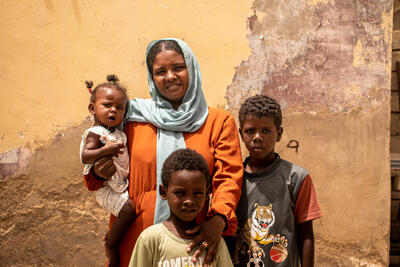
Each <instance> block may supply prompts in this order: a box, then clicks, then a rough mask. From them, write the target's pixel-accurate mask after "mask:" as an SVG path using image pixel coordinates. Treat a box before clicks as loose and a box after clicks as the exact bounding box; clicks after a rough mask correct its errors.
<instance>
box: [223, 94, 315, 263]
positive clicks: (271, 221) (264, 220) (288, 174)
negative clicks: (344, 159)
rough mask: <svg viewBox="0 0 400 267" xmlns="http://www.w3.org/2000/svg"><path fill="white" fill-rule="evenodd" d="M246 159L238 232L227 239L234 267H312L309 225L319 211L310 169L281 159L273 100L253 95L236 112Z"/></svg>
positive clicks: (279, 117)
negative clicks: (245, 149) (246, 154)
mask: <svg viewBox="0 0 400 267" xmlns="http://www.w3.org/2000/svg"><path fill="white" fill-rule="evenodd" d="M239 121H240V135H241V137H242V140H243V142H244V144H245V145H246V148H247V150H248V151H249V154H250V156H249V157H247V158H246V159H245V161H244V179H243V187H242V190H243V191H242V195H241V199H240V201H239V205H238V207H237V209H236V215H237V218H238V223H239V228H238V231H237V233H236V235H235V237H234V238H233V240H227V243H228V244H229V245H230V252H231V256H232V259H233V262H234V264H235V266H299V265H300V262H301V266H303V267H304V266H314V233H313V226H312V221H313V220H314V219H317V218H320V217H321V210H320V207H319V204H318V201H317V197H316V194H315V189H314V185H313V182H312V180H311V176H310V175H309V173H308V171H307V170H305V169H304V168H302V167H299V166H297V165H295V164H293V163H290V162H288V161H286V160H283V159H281V158H280V156H279V155H278V154H277V153H275V144H276V143H277V142H279V141H280V139H281V136H282V132H283V128H282V127H281V125H282V111H281V107H280V105H279V104H278V102H277V101H276V100H275V99H272V98H270V97H268V96H264V95H256V96H252V97H249V98H248V99H246V100H245V101H244V102H243V104H242V105H241V107H240V111H239Z"/></svg>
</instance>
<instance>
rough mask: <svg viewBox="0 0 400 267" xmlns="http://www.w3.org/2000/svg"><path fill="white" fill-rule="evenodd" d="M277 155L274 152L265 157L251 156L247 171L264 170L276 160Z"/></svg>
mask: <svg viewBox="0 0 400 267" xmlns="http://www.w3.org/2000/svg"><path fill="white" fill-rule="evenodd" d="M275 159H276V155H275V153H272V154H271V155H268V157H266V158H263V159H254V158H253V159H252V158H251V157H250V160H249V161H248V162H247V165H246V171H247V172H248V173H253V172H258V171H262V170H264V169H266V168H268V167H269V166H271V164H272V163H273V162H274V161H275Z"/></svg>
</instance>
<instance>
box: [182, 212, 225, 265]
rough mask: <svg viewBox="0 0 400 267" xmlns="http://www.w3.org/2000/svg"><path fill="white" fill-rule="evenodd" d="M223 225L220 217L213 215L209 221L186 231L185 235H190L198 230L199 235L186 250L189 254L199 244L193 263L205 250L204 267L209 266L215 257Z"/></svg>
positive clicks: (223, 221)
mask: <svg viewBox="0 0 400 267" xmlns="http://www.w3.org/2000/svg"><path fill="white" fill-rule="evenodd" d="M225 225H226V223H225V220H224V219H223V218H222V217H221V216H219V215H215V216H213V217H212V218H211V219H210V220H208V221H205V222H203V223H201V224H200V225H198V226H196V227H195V228H193V229H191V230H187V231H186V234H189V235H192V234H195V233H196V232H198V231H199V230H200V232H199V234H198V235H197V236H196V237H195V238H194V239H193V241H192V242H190V244H189V246H188V248H187V251H188V252H190V251H191V250H192V249H193V248H194V247H196V246H197V245H199V244H201V245H200V246H199V247H198V249H197V250H196V251H195V252H194V254H193V257H192V261H193V262H196V261H197V259H198V258H199V257H200V255H201V254H202V252H203V251H204V250H206V257H205V259H204V267H209V266H211V264H212V263H213V262H214V260H215V258H216V256H217V253H218V246H219V242H220V241H221V236H222V232H223V231H224V229H225Z"/></svg>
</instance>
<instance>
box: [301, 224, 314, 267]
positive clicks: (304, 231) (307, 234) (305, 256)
mask: <svg viewBox="0 0 400 267" xmlns="http://www.w3.org/2000/svg"><path fill="white" fill-rule="evenodd" d="M297 227H298V231H299V239H300V242H299V250H300V261H301V266H302V267H313V266H314V230H313V224H312V221H307V222H304V223H300V224H298V225H297Z"/></svg>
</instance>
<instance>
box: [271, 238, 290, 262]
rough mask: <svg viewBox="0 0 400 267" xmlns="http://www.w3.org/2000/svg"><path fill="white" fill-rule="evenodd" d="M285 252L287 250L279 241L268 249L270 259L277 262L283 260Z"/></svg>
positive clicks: (285, 255)
mask: <svg viewBox="0 0 400 267" xmlns="http://www.w3.org/2000/svg"><path fill="white" fill-rule="evenodd" d="M287 254H288V251H287V249H286V248H285V246H284V245H282V244H279V243H277V244H274V245H273V246H272V248H271V250H270V251H269V256H270V257H271V260H272V261H274V262H277V263H279V262H283V261H284V260H285V259H286V257H287Z"/></svg>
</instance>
